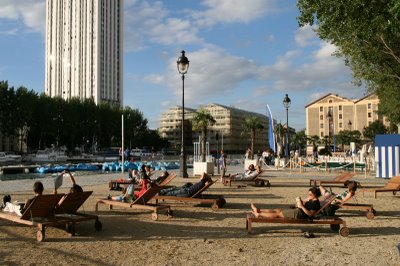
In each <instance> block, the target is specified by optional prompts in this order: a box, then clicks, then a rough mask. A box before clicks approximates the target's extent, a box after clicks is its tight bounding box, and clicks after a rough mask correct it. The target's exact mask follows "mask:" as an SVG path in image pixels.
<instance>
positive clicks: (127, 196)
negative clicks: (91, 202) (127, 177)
mask: <svg viewBox="0 0 400 266" xmlns="http://www.w3.org/2000/svg"><path fill="white" fill-rule="evenodd" d="M108 199H112V200H116V201H124V202H131V201H132V200H134V199H135V195H134V184H133V183H132V184H129V185H128V187H127V188H126V189H125V191H124V193H122V194H121V195H118V196H112V197H111V195H109V196H108Z"/></svg>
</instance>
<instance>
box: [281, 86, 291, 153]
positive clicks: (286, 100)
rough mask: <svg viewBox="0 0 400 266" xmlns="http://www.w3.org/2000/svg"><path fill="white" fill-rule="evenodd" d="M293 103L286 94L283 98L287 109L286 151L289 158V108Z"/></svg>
mask: <svg viewBox="0 0 400 266" xmlns="http://www.w3.org/2000/svg"><path fill="white" fill-rule="evenodd" d="M291 103H292V101H291V100H290V98H289V96H288V95H287V94H286V95H285V98H283V106H284V107H285V108H286V149H285V155H286V156H289V107H290V104H291Z"/></svg>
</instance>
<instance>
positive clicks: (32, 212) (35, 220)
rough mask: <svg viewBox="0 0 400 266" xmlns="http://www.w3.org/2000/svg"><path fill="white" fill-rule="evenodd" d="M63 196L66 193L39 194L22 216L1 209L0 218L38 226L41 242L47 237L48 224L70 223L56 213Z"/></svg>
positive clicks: (38, 239)
mask: <svg viewBox="0 0 400 266" xmlns="http://www.w3.org/2000/svg"><path fill="white" fill-rule="evenodd" d="M63 196H64V194H56V195H53V194H51V195H40V196H37V197H35V199H34V200H33V201H32V202H31V204H29V206H28V207H27V208H26V209H25V211H24V213H23V214H22V216H18V215H17V214H15V213H10V212H4V211H0V218H1V219H4V220H8V221H13V222H16V223H19V224H25V225H29V226H36V227H37V228H38V231H37V233H36V239H37V241H39V242H41V241H43V240H44V239H45V236H46V227H47V226H58V225H67V224H68V223H70V221H69V220H68V219H64V218H59V217H56V216H55V215H54V211H55V208H56V205H57V204H58V202H59V201H60V199H61V198H62V197H63Z"/></svg>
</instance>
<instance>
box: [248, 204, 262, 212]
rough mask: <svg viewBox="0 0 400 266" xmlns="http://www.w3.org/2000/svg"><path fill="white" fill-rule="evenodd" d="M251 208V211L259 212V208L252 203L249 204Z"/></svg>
mask: <svg viewBox="0 0 400 266" xmlns="http://www.w3.org/2000/svg"><path fill="white" fill-rule="evenodd" d="M250 207H251V210H252V211H253V213H260V209H258V208H257V207H256V205H254V203H251V204H250Z"/></svg>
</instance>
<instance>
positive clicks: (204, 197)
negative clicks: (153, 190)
mask: <svg viewBox="0 0 400 266" xmlns="http://www.w3.org/2000/svg"><path fill="white" fill-rule="evenodd" d="M215 182H216V181H212V182H209V183H207V184H206V185H205V186H204V187H203V188H202V189H200V190H199V191H197V193H195V194H194V195H193V196H191V197H176V196H161V195H156V196H155V197H154V198H153V199H155V200H156V203H158V201H159V200H162V201H169V200H171V201H172V200H174V201H181V202H194V203H198V204H211V208H212V209H213V210H214V211H216V210H218V209H219V208H222V207H223V206H224V205H225V203H226V201H225V199H224V197H223V196H222V195H211V194H204V193H203V192H204V191H205V190H207V189H208V188H209V187H210V186H212V185H213V184H214V183H215Z"/></svg>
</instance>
